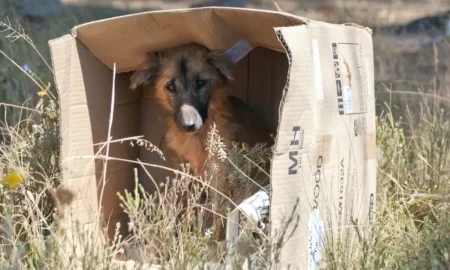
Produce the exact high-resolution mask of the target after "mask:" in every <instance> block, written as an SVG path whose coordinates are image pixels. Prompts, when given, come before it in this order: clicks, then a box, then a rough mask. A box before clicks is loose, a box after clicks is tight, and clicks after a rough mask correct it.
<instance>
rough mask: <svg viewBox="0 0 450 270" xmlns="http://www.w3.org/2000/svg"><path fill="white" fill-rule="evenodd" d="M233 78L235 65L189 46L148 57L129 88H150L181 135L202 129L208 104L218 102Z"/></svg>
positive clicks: (198, 48)
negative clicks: (181, 132)
mask: <svg viewBox="0 0 450 270" xmlns="http://www.w3.org/2000/svg"><path fill="white" fill-rule="evenodd" d="M233 78H234V65H233V64H232V63H231V62H230V61H228V60H227V58H226V57H225V56H224V54H223V53H221V52H213V51H209V50H208V49H207V48H205V47H203V46H200V45H197V44H188V45H183V46H179V47H176V48H173V49H169V50H166V51H163V52H153V53H151V54H149V55H148V59H147V61H146V63H145V64H144V65H143V66H142V67H141V68H139V69H138V70H137V71H136V72H135V73H134V74H133V76H132V77H131V84H130V88H131V89H135V88H137V87H139V86H142V85H152V86H153V88H154V89H155V96H156V98H157V99H158V101H159V102H160V103H161V104H162V105H163V106H164V107H165V108H166V109H168V110H169V111H170V112H171V113H172V115H173V118H174V121H175V123H176V124H177V126H178V127H179V128H180V129H181V130H182V131H184V132H195V131H197V130H199V129H200V128H202V126H203V124H204V123H205V122H206V120H207V118H208V109H209V106H210V104H211V103H213V102H221V100H220V99H219V98H218V97H221V96H224V95H225V93H223V92H224V91H225V89H223V88H224V87H223V86H224V85H226V84H228V83H229V81H230V80H232V79H233Z"/></svg>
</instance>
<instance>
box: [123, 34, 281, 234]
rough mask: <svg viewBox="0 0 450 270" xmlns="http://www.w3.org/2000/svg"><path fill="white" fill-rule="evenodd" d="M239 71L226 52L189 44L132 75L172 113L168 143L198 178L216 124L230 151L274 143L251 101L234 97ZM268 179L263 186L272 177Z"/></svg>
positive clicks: (133, 83)
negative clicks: (239, 145) (234, 146)
mask: <svg viewBox="0 0 450 270" xmlns="http://www.w3.org/2000/svg"><path fill="white" fill-rule="evenodd" d="M235 70H236V67H235V65H234V64H233V63H232V62H230V61H229V60H228V59H227V58H226V56H225V54H224V53H223V52H220V51H211V50H209V49H207V48H206V47H204V46H202V45H199V44H195V43H190V44H185V45H180V46H177V47H173V48H171V49H167V50H164V51H160V52H151V53H148V54H147V60H146V61H145V62H144V64H143V65H142V66H141V67H139V68H138V69H137V70H136V71H135V72H134V74H133V75H132V76H131V78H130V89H132V90H134V89H136V88H138V87H143V86H150V87H151V88H152V91H153V94H154V96H155V98H156V100H157V101H158V102H159V103H160V104H161V106H162V107H163V108H164V109H165V110H167V111H168V112H169V113H170V115H171V116H170V118H169V119H167V121H168V131H167V134H166V143H167V146H168V147H169V148H170V149H172V150H173V151H174V152H175V153H176V154H177V155H178V157H179V158H180V160H182V161H184V162H188V163H189V164H190V166H191V169H192V171H193V174H194V175H196V176H200V175H203V172H204V170H205V163H206V162H207V158H208V151H207V150H206V141H207V135H208V131H209V130H210V129H211V126H212V125H213V123H215V125H216V129H217V131H218V132H219V135H220V136H221V137H222V138H223V143H224V145H225V146H226V147H227V148H228V149H229V148H230V147H232V144H233V142H242V143H246V144H248V145H249V146H250V147H251V146H253V145H255V144H256V143H265V144H266V146H268V147H271V146H272V145H273V143H274V140H273V137H272V136H271V134H273V132H274V131H273V130H272V129H271V128H270V127H269V126H268V125H267V124H266V123H265V122H264V121H263V120H262V119H261V117H259V116H258V115H257V114H256V113H255V112H254V111H253V110H252V109H251V108H250V107H249V106H248V105H247V104H246V103H244V102H242V101H240V100H239V99H237V98H234V97H232V96H231V95H230V93H231V83H232V81H233V80H234V78H235V72H236V71H235ZM219 164H220V162H219ZM225 178H226V176H224V175H222V176H221V179H223V180H224V181H226V179H225ZM265 181H266V183H261V185H263V184H267V181H268V179H266V180H265ZM249 195H251V194H249ZM243 199H245V198H235V201H234V202H235V203H236V204H239V203H240V202H241V201H242V200H243ZM222 226H223V225H222V220H221V219H220V218H217V219H216V220H215V223H214V238H215V240H216V241H222V240H223V238H224V229H223V227H222Z"/></svg>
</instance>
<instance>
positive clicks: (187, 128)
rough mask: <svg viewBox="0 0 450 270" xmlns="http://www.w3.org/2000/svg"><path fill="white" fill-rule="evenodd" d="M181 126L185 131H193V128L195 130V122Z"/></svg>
mask: <svg viewBox="0 0 450 270" xmlns="http://www.w3.org/2000/svg"><path fill="white" fill-rule="evenodd" d="M183 128H184V130H185V131H193V130H195V124H187V125H183Z"/></svg>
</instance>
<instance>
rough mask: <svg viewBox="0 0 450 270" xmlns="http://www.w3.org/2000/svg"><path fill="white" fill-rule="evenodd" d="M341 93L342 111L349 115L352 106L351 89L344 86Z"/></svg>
mask: <svg viewBox="0 0 450 270" xmlns="http://www.w3.org/2000/svg"><path fill="white" fill-rule="evenodd" d="M342 91H343V92H344V109H345V113H346V114H349V113H352V112H353V105H352V88H351V87H350V86H348V85H344V87H343V88H342Z"/></svg>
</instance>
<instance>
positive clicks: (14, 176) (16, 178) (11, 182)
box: [3, 172, 23, 189]
mask: <svg viewBox="0 0 450 270" xmlns="http://www.w3.org/2000/svg"><path fill="white" fill-rule="evenodd" d="M22 181H23V179H22V176H20V174H18V173H16V172H10V173H8V174H7V175H6V176H5V177H4V178H3V184H5V185H8V186H9V187H10V188H12V189H16V188H17V186H18V185H19V184H20V183H22Z"/></svg>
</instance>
